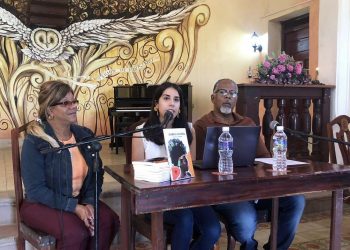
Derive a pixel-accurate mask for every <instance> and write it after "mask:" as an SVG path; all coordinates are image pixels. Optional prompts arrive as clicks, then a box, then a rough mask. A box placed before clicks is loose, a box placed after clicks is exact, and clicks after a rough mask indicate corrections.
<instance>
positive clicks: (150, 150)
mask: <svg viewBox="0 0 350 250" xmlns="http://www.w3.org/2000/svg"><path fill="white" fill-rule="evenodd" d="M144 125H145V123H142V124H141V125H139V126H137V127H136V129H140V128H143V126H144ZM188 126H189V127H190V129H192V123H190V122H189V123H188ZM140 136H144V135H143V131H141V132H140ZM142 142H143V147H144V149H145V160H149V159H152V158H157V157H165V158H167V157H168V156H167V153H166V149H165V144H163V145H157V144H155V143H154V142H153V141H148V140H147V139H146V138H142Z"/></svg>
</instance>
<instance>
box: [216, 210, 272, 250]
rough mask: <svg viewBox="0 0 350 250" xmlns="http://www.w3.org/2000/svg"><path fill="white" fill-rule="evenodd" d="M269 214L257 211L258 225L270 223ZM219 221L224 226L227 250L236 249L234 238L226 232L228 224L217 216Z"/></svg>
mask: <svg viewBox="0 0 350 250" xmlns="http://www.w3.org/2000/svg"><path fill="white" fill-rule="evenodd" d="M270 217H271V216H270V213H269V211H268V210H259V211H258V223H264V222H270V221H271V219H270ZM219 218H220V221H221V222H222V223H223V224H224V225H225V228H226V236H227V250H234V249H235V247H236V239H235V237H234V236H233V235H232V234H231V233H230V232H229V231H228V224H227V221H226V220H225V218H224V217H223V216H221V215H219Z"/></svg>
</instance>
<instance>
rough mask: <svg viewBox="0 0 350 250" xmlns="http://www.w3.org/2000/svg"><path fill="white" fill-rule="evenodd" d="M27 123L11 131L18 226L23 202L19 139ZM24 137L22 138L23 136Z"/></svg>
mask: <svg viewBox="0 0 350 250" xmlns="http://www.w3.org/2000/svg"><path fill="white" fill-rule="evenodd" d="M27 126H28V123H27V124H24V125H23V126H21V127H18V128H14V129H12V130H11V145H12V166H13V177H14V184H15V195H16V214H17V222H18V223H17V224H18V227H19V226H20V223H19V222H20V215H19V209H20V207H21V205H22V201H23V187H22V175H21V157H20V152H21V151H20V145H19V139H20V137H21V134H23V135H24V134H25V131H26V129H27ZM23 137H24V136H23Z"/></svg>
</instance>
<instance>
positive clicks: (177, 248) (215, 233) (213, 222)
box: [164, 207, 221, 250]
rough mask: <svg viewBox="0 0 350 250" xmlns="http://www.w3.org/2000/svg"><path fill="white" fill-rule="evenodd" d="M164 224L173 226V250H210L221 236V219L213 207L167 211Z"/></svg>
mask: <svg viewBox="0 0 350 250" xmlns="http://www.w3.org/2000/svg"><path fill="white" fill-rule="evenodd" d="M164 222H165V223H167V224H170V225H173V229H172V235H171V249H172V250H186V249H191V250H197V249H198V250H206V249H208V250H209V249H211V248H212V247H213V246H214V244H215V243H216V242H217V241H218V239H219V238H220V234H221V226H220V222H219V219H218V217H217V215H216V213H215V212H214V210H213V209H212V208H211V207H198V208H186V209H179V210H172V211H166V212H164ZM193 235H195V237H194V239H193V241H192V242H191V240H192V238H193Z"/></svg>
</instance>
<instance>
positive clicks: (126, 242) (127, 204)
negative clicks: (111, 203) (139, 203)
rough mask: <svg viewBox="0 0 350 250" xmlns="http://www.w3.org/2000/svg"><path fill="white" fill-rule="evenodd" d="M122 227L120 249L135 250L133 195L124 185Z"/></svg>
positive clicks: (122, 191) (122, 193)
mask: <svg viewBox="0 0 350 250" xmlns="http://www.w3.org/2000/svg"><path fill="white" fill-rule="evenodd" d="M120 217H121V225H120V241H121V248H120V249H130V250H134V249H135V239H134V235H133V232H134V229H133V223H132V212H131V193H130V192H129V191H128V190H127V189H126V188H125V187H124V186H123V185H122V188H121V215H120Z"/></svg>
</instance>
